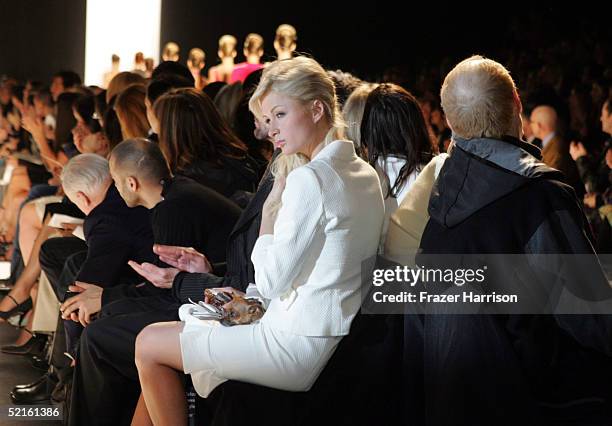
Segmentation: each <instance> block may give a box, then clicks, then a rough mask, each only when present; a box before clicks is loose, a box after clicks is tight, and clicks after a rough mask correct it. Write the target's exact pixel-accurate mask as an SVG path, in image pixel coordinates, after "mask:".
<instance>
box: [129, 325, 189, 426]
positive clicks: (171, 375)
mask: <svg viewBox="0 0 612 426" xmlns="http://www.w3.org/2000/svg"><path fill="white" fill-rule="evenodd" d="M182 330H183V323H182V322H178V321H177V322H163V323H157V324H152V325H149V326H148V327H145V329H144V330H142V331H141V332H140V334H139V335H138V337H137V338H136V367H138V377H139V378H140V386H141V387H142V396H143V397H144V401H145V404H146V408H147V411H148V413H149V416H150V418H151V420H152V422H153V424H155V425H158V426H160V425H163V426H165V425H185V424H187V399H186V397H185V389H184V387H183V381H182V380H181V377H180V375H179V374H182V371H183V358H182V356H181V344H180V338H179V334H180V332H181V331H182ZM135 414H138V412H136V413H135ZM136 420H138V421H140V420H139V419H136V418H135V419H134V421H136Z"/></svg>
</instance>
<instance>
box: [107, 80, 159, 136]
mask: <svg viewBox="0 0 612 426" xmlns="http://www.w3.org/2000/svg"><path fill="white" fill-rule="evenodd" d="M146 93H147V90H146V88H145V86H143V85H140V84H133V85H131V86H129V87H127V88H126V89H125V90H123V91H122V92H120V93H119V94H118V95H117V100H116V101H115V111H116V112H117V118H118V119H119V124H120V125H121V134H122V135H123V139H131V138H144V137H146V136H147V135H148V134H149V130H150V128H151V127H150V126H149V121H148V120H147V108H146V106H145V97H146Z"/></svg>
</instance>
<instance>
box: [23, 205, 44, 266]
mask: <svg viewBox="0 0 612 426" xmlns="http://www.w3.org/2000/svg"><path fill="white" fill-rule="evenodd" d="M42 226H43V224H42V221H41V220H40V218H39V217H38V213H37V212H36V204H34V203H27V204H26V205H25V206H23V208H22V209H21V213H20V214H19V249H20V250H21V256H22V258H23V259H24V262H27V260H28V259H30V255H31V254H32V248H33V247H34V243H35V242H36V238H37V237H38V234H39V233H40V230H41V229H42Z"/></svg>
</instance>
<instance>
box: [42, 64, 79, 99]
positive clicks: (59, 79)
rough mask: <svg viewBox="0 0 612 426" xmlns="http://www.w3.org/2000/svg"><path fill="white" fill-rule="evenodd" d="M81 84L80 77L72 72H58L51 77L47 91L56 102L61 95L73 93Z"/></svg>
mask: <svg viewBox="0 0 612 426" xmlns="http://www.w3.org/2000/svg"><path fill="white" fill-rule="evenodd" d="M81 83H82V81H81V77H80V76H79V75H78V74H77V73H75V72H74V71H59V72H58V73H56V74H55V75H54V76H53V78H52V80H51V87H50V88H49V90H50V91H51V96H52V97H53V100H54V101H55V102H57V101H58V100H59V96H60V95H61V94H62V93H65V92H71V91H74V90H75V89H76V88H77V87H79V86H80V85H81Z"/></svg>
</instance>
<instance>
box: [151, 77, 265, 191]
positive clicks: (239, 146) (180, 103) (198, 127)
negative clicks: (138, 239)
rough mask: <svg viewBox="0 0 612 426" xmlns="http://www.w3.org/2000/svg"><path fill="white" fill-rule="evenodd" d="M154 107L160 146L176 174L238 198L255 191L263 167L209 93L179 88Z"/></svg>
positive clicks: (158, 101)
mask: <svg viewBox="0 0 612 426" xmlns="http://www.w3.org/2000/svg"><path fill="white" fill-rule="evenodd" d="M153 111H154V114H155V116H156V117H157V119H158V121H159V145H160V148H161V150H162V152H163V153H164V156H165V157H166V160H167V161H168V164H169V165H170V169H171V170H172V172H173V173H177V174H182V175H185V176H188V177H190V178H192V179H194V180H196V181H198V182H200V183H201V184H203V185H205V186H208V187H210V188H212V189H214V190H216V191H217V192H219V193H221V194H223V195H225V196H226V197H230V198H233V199H237V198H239V194H240V192H242V191H247V192H254V191H255V189H256V188H257V183H258V181H259V170H258V165H257V163H256V162H255V161H254V160H253V159H252V158H251V157H250V156H249V155H248V154H247V147H246V145H245V144H244V143H243V142H242V141H241V140H240V139H238V137H236V135H235V134H234V133H233V132H232V130H231V128H230V127H229V125H228V124H227V122H226V121H225V120H224V119H223V118H222V117H221V115H220V114H219V112H218V111H217V109H216V108H215V106H214V104H213V103H212V101H211V100H210V98H209V97H208V96H206V95H205V94H203V93H201V92H199V91H198V90H196V89H192V88H182V89H176V90H173V91H171V92H169V93H166V94H165V95H163V96H162V97H160V98H159V99H158V100H157V101H156V102H155V104H154V105H153Z"/></svg>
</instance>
